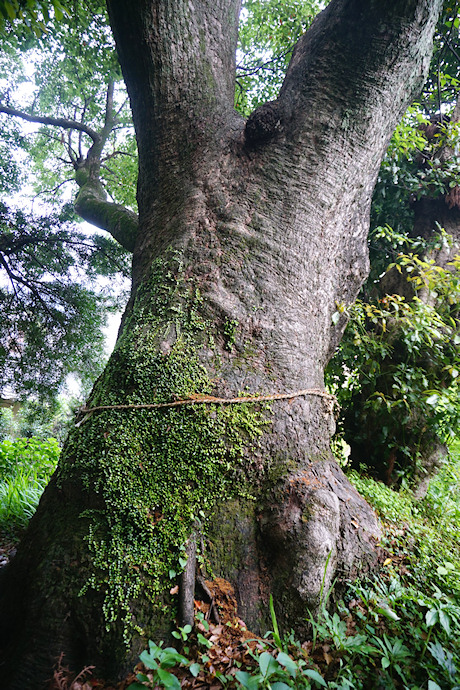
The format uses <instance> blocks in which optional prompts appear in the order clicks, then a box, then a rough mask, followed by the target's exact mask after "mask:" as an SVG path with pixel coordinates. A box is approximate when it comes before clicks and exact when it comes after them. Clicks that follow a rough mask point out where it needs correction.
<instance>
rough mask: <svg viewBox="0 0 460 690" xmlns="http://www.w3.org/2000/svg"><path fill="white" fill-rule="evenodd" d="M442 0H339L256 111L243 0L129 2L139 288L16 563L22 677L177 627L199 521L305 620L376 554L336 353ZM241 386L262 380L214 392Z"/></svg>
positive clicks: (255, 615) (289, 613) (122, 657)
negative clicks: (335, 405) (249, 85)
mask: <svg viewBox="0 0 460 690" xmlns="http://www.w3.org/2000/svg"><path fill="white" fill-rule="evenodd" d="M440 5H441V2H440V0H435V2H433V1H432V0H429V1H428V0H417V1H416V0H405V1H404V2H402V1H399V0H393V1H389V2H387V3H385V4H384V5H383V4H382V3H380V2H377V1H372V2H369V1H368V0H366V1H365V2H364V0H332V2H331V3H330V5H329V6H328V7H327V9H326V10H325V11H324V12H322V13H321V15H319V17H318V18H317V19H316V21H315V22H314V24H313V26H312V28H311V30H310V31H309V32H308V33H307V34H306V35H305V36H304V37H303V38H302V39H301V41H300V42H299V44H298V46H297V47H296V49H295V51H294V55H293V58H292V61H291V65H290V67H289V70H288V73H287V75H286V79H285V82H284V84H283V87H282V89H281V91H280V95H279V98H278V99H277V100H276V101H274V102H273V103H271V104H267V105H265V106H262V108H260V109H258V110H257V111H255V113H253V115H252V116H251V117H250V118H249V120H248V122H247V123H246V122H245V121H244V120H243V119H242V118H241V117H240V116H239V115H237V114H236V113H235V112H234V111H233V107H232V106H233V94H234V71H235V46H236V34H237V26H238V14H239V0H213V1H212V2H211V1H210V0H195V1H194V3H193V4H192V3H190V2H188V1H186V0H161V2H160V1H159V0H157V1H152V0H140V1H139V2H137V3H134V4H133V3H130V2H126V0H110V1H109V2H108V8H109V14H110V18H111V23H112V26H113V30H114V34H115V38H116V42H117V49H118V53H119V57H120V62H121V65H122V69H123V72H124V76H125V80H126V83H127V86H128V90H129V95H130V100H131V104H132V109H133V118H134V123H135V128H136V136H137V140H138V147H139V182H138V204H139V230H138V233H137V238H136V245H135V248H134V256H133V290H132V295H131V299H130V302H129V305H128V308H127V312H126V314H125V316H124V319H123V323H122V329H121V334H120V337H119V340H118V342H117V346H116V349H115V351H114V354H113V355H112V358H111V360H110V362H109V365H108V367H107V370H106V372H105V373H104V375H103V376H102V377H101V379H100V380H99V381H98V382H97V383H96V385H95V388H94V390H93V392H92V394H91V397H90V400H89V401H88V404H87V409H86V412H85V413H84V414H82V416H81V419H80V422H81V425H80V426H78V427H76V428H75V429H74V430H73V432H72V433H71V434H70V436H69V438H68V440H67V443H66V446H65V449H64V451H63V455H62V459H61V462H60V467H59V470H58V472H57V474H56V475H55V477H54V478H53V480H52V482H51V484H50V486H49V487H48V489H47V490H46V492H45V495H44V497H43V499H42V502H41V504H40V507H39V509H38V511H37V514H36V516H35V517H34V518H33V520H32V522H31V525H30V528H29V530H28V532H27V534H26V536H25V538H24V541H23V543H22V545H21V546H20V548H19V549H18V554H17V556H16V557H15V559H14V561H13V562H12V563H11V565H10V566H9V567H8V572H6V573H5V575H4V577H3V583H2V588H1V591H2V593H3V594H2V600H1V606H2V618H1V620H2V621H7V620H8V621H9V623H8V636H9V639H10V644H9V645H8V646H7V658H8V668H9V673H10V675H9V676H8V678H9V680H8V683H9V685H7V687H9V688H19V687H21V688H23V687H27V682H28V679H29V680H30V678H32V677H33V678H35V679H36V678H38V677H45V676H46V674H48V677H49V675H50V670H49V668H50V657H52V656H53V655H54V656H58V655H59V653H60V652H61V651H65V653H66V655H67V657H66V661H67V663H68V664H70V665H71V666H72V667H73V668H78V667H80V666H82V665H84V664H86V663H96V664H97V666H98V670H99V672H100V673H103V674H106V675H109V676H112V677H114V676H116V675H117V674H119V673H120V672H122V671H123V670H124V669H125V668H126V667H127V666H129V665H130V664H131V663H132V662H133V660H134V658H135V656H136V654H137V653H138V650H139V648H140V647H141V646H142V645H143V644H145V639H146V637H148V636H150V637H153V638H155V639H161V638H163V636H164V635H167V634H168V631H169V630H171V627H172V626H173V625H174V623H173V619H174V615H175V614H174V599H173V596H172V595H170V594H169V593H168V592H169V590H170V588H171V579H170V578H172V579H173V581H174V579H175V577H176V573H179V572H180V570H181V568H182V569H183V567H184V566H183V560H184V559H183V555H184V553H185V551H186V549H187V548H188V547H187V546H186V544H187V539H188V538H189V537H190V534H191V533H192V532H196V530H197V524H200V525H201V527H200V529H201V537H200V539H198V537H197V544H200V542H201V541H202V543H203V545H204V553H201V556H202V558H201V559H200V560H201V561H202V563H204V564H207V565H206V567H207V568H208V569H209V570H210V571H211V572H213V573H214V574H215V575H220V576H223V577H226V578H228V579H229V580H231V582H232V583H233V584H234V586H235V588H236V592H237V597H238V601H239V605H240V615H241V616H242V617H243V618H244V619H245V620H246V623H247V624H248V625H249V626H250V627H251V628H252V629H254V630H255V631H256V632H257V631H259V630H261V629H263V628H264V626H265V625H266V623H267V608H268V606H267V604H268V598H269V594H270V593H273V595H274V599H275V605H276V608H277V615H278V617H279V621H280V624H281V625H282V626H283V627H285V628H288V629H289V628H290V627H296V628H297V630H298V631H299V633H301V632H302V631H303V630H304V628H305V627H306V619H307V614H308V610H309V609H310V610H313V611H314V610H316V609H317V607H318V605H319V601H320V596H321V592H322V591H325V592H327V590H328V588H329V586H330V585H331V583H332V582H333V580H334V578H336V577H337V578H339V579H343V578H345V577H347V576H349V577H352V576H353V575H356V574H357V573H360V572H363V571H364V570H365V569H366V568H367V567H369V566H371V565H372V563H373V561H374V557H375V552H374V547H375V542H376V540H377V539H378V537H379V534H380V528H379V525H378V522H377V520H376V517H375V515H374V514H373V512H372V511H371V509H370V508H369V506H368V505H367V504H366V503H365V501H364V500H363V499H362V498H361V497H360V496H359V495H358V494H357V493H356V491H355V490H354V489H353V488H352V487H351V485H350V484H349V483H348V481H347V480H346V478H345V477H344V475H343V474H342V472H341V471H340V469H339V468H338V467H337V465H336V464H335V462H334V461H333V459H332V456H331V453H330V450H329V441H330V437H331V435H332V433H333V432H334V426H335V425H334V414H333V409H332V406H331V404H330V401H329V399H328V398H327V396H325V395H324V393H323V390H324V382H323V371H324V366H325V364H326V363H327V361H328V358H329V357H330V355H331V353H332V352H333V350H334V348H335V345H336V344H337V342H338V340H339V338H340V336H341V332H342V328H337V327H336V326H334V325H333V324H332V321H331V316H332V314H333V313H334V311H335V309H336V305H335V303H336V301H337V302H346V303H349V302H351V301H352V300H353V299H354V298H355V296H356V294H357V291H358V289H359V287H360V285H361V283H362V281H363V279H364V277H365V275H366V272H367V263H368V259H367V248H366V238H367V230H368V216H369V205H370V199H371V194H372V189H373V185H374V181H375V178H376V174H377V171H378V168H379V164H380V161H381V158H382V156H383V153H384V151H385V147H386V145H387V143H388V140H389V137H390V135H391V132H392V130H393V128H394V126H395V125H396V123H397V121H398V118H399V117H400V116H401V114H402V112H403V111H404V108H405V107H406V106H407V104H408V103H409V102H410V100H411V99H412V98H413V96H414V94H415V93H416V92H417V89H419V88H420V86H421V84H422V82H423V79H424V75H425V73H426V70H427V68H428V64H429V58H430V51H431V41H432V34H433V31H434V26H435V23H436V18H437V15H438V13H439V9H440ZM241 394H243V395H249V396H257V395H258V396H263V397H264V400H263V401H260V400H259V401H254V400H252V401H249V402H248V401H247V402H244V403H243V402H242V403H240V404H238V403H234V402H232V403H229V404H222V403H220V402H217V401H216V400H215V398H219V399H235V398H238V396H240V395H241ZM280 394H282V395H283V397H282V398H280V397H279V395H280ZM200 396H201V397H200ZM203 396H204V397H203ZM212 398H214V400H213V399H212ZM265 398H267V399H268V400H265ZM270 399H271V400H270ZM180 400H187V401H188V403H187V404H181V405H177V404H174V405H173V404H172V403H177V402H178V401H180ZM166 403H171V405H170V406H163V407H160V405H164V404H166ZM130 404H131V405H133V407H132V408H126V407H118V408H113V409H103V410H97V411H96V410H94V411H91V410H92V408H94V407H99V406H102V407H104V406H105V407H106V406H110V405H115V406H116V405H122V406H123V405H130ZM148 404H151V405H153V404H155V405H157V407H155V408H152V407H151V408H143V407H134V406H135V405H148ZM197 521H199V522H197ZM188 544H190V542H188ZM200 548H201V547H200ZM181 554H182V555H181ZM202 567H205V565H202ZM184 580H188V578H184ZM19 591H20V595H19ZM160 605H161V606H164V607H166V608H165V609H162V608H161V607H160ZM13 610H14V612H15V613H14V621H13V618H12V611H13ZM141 629H142V632H141ZM136 631H137V633H136ZM125 642H126V646H124V644H125ZM4 677H7V675H6V672H4ZM29 687H31V686H30V685H29Z"/></svg>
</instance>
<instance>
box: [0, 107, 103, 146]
mask: <svg viewBox="0 0 460 690" xmlns="http://www.w3.org/2000/svg"><path fill="white" fill-rule="evenodd" d="M0 113H5V115H12V116H13V117H20V118H21V119H22V120H26V121H27V122H35V123H37V124H41V125H51V126H54V127H62V128H63V129H76V130H78V131H80V132H84V133H85V134H87V135H88V136H89V137H90V139H92V140H93V142H96V141H99V139H100V136H101V135H100V134H99V133H98V132H96V131H95V130H94V129H92V128H91V127H88V125H85V124H83V123H82V122H77V121H76V120H69V119H67V118H65V117H48V116H46V117H45V116H41V115H29V114H28V113H24V112H23V111H22V110H16V108H10V107H9V106H7V105H1V104H0Z"/></svg>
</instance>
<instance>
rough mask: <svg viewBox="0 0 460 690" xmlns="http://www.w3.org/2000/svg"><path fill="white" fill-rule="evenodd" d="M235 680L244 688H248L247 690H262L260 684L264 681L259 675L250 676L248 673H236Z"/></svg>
mask: <svg viewBox="0 0 460 690" xmlns="http://www.w3.org/2000/svg"><path fill="white" fill-rule="evenodd" d="M235 678H236V679H237V681H238V682H239V683H241V685H242V686H243V688H247V690H258V689H259V688H260V684H259V683H260V681H261V680H262V678H261V676H260V675H259V674H257V675H256V676H250V675H249V673H247V672H246V671H237V672H236V673H235Z"/></svg>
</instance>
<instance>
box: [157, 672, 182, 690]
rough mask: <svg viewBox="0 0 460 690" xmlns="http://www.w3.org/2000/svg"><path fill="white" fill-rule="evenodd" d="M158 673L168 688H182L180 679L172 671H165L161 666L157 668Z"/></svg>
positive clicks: (176, 689) (174, 689) (178, 689)
mask: <svg viewBox="0 0 460 690" xmlns="http://www.w3.org/2000/svg"><path fill="white" fill-rule="evenodd" d="M157 675H158V678H159V679H160V681H161V682H162V683H163V686H164V687H165V688H166V690H180V682H179V679H178V678H176V676H174V675H173V674H172V673H169V671H164V670H163V669H162V668H159V669H158V670H157Z"/></svg>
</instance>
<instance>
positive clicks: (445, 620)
mask: <svg viewBox="0 0 460 690" xmlns="http://www.w3.org/2000/svg"><path fill="white" fill-rule="evenodd" d="M439 622H440V623H441V625H442V627H443V628H444V630H445V631H446V633H447V634H448V635H449V636H450V618H449V616H448V615H447V614H446V613H445V612H444V611H442V610H441V611H439Z"/></svg>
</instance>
